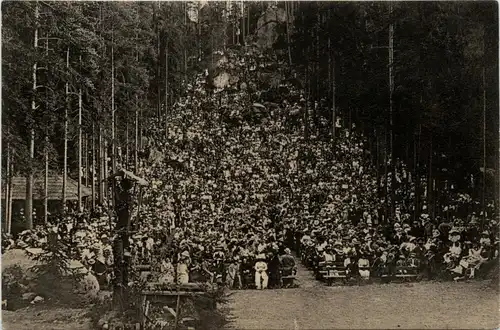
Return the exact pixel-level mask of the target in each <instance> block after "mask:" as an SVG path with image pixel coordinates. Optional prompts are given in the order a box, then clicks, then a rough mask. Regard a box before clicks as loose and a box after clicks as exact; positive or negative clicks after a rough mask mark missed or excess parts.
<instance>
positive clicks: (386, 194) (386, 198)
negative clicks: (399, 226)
mask: <svg viewBox="0 0 500 330" xmlns="http://www.w3.org/2000/svg"><path fill="white" fill-rule="evenodd" d="M387 126H388V125H387V120H386V122H385V129H384V181H385V184H384V207H385V217H384V222H385V223H387V221H388V217H389V170H388V164H387V163H388V160H389V157H388V154H387V151H388V149H389V145H388V143H387V140H388V138H387V135H388V134H387V133H388V132H387Z"/></svg>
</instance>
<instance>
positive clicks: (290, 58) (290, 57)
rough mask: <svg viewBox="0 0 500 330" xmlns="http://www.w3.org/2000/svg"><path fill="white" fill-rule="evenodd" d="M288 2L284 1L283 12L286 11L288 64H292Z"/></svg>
mask: <svg viewBox="0 0 500 330" xmlns="http://www.w3.org/2000/svg"><path fill="white" fill-rule="evenodd" d="M288 6H289V5H288V2H287V1H285V12H286V43H287V48H288V64H289V65H290V66H292V50H291V46H290V45H291V43H290V17H289V10H288Z"/></svg>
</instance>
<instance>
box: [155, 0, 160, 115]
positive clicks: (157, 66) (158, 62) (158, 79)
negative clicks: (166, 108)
mask: <svg viewBox="0 0 500 330" xmlns="http://www.w3.org/2000/svg"><path fill="white" fill-rule="evenodd" d="M157 6H158V14H157V16H156V51H157V58H156V61H157V62H156V106H157V108H158V109H157V111H158V120H160V119H161V93H160V86H161V85H160V82H161V73H160V72H161V57H160V56H161V48H160V47H161V38H160V37H161V36H160V19H159V15H160V9H161V2H160V1H158V2H157Z"/></svg>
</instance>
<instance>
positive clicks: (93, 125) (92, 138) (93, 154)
mask: <svg viewBox="0 0 500 330" xmlns="http://www.w3.org/2000/svg"><path fill="white" fill-rule="evenodd" d="M91 141H92V142H91V147H90V149H91V152H92V169H91V171H92V177H91V179H90V185H91V189H92V202H91V205H92V209H95V172H96V169H95V161H96V157H95V123H94V121H92V136H91Z"/></svg>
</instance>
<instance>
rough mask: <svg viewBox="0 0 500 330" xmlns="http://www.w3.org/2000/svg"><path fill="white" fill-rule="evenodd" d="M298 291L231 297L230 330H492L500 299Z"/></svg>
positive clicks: (67, 329) (467, 286) (32, 321)
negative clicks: (355, 329)
mask: <svg viewBox="0 0 500 330" xmlns="http://www.w3.org/2000/svg"><path fill="white" fill-rule="evenodd" d="M298 282H299V284H300V287H299V288H296V289H282V290H263V291H257V290H244V291H233V292H232V295H231V297H230V303H229V305H228V306H226V308H227V309H228V311H229V313H230V324H229V328H232V329H294V330H298V329H340V328H342V329H353V328H357V329H457V328H461V329H495V328H498V327H499V325H500V323H499V315H500V309H499V299H498V298H499V296H498V291H496V290H495V289H493V288H491V287H489V286H488V285H487V284H488V282H471V283H453V282H445V283H443V282H442V283H438V282H432V283H431V282H421V283H412V284H372V285H365V286H334V287H328V286H325V285H323V284H322V283H320V282H318V281H315V280H314V279H313V278H312V275H311V274H310V272H308V271H307V270H305V269H303V268H302V267H301V268H299V276H298ZM2 326H3V327H2V329H6V330H26V329H40V330H90V329H91V326H90V320H89V318H88V317H87V316H86V311H85V310H82V309H64V308H54V309H48V310H47V309H46V308H45V307H44V306H43V305H39V306H32V307H28V308H25V309H21V310H17V311H15V312H10V311H2Z"/></svg>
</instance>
